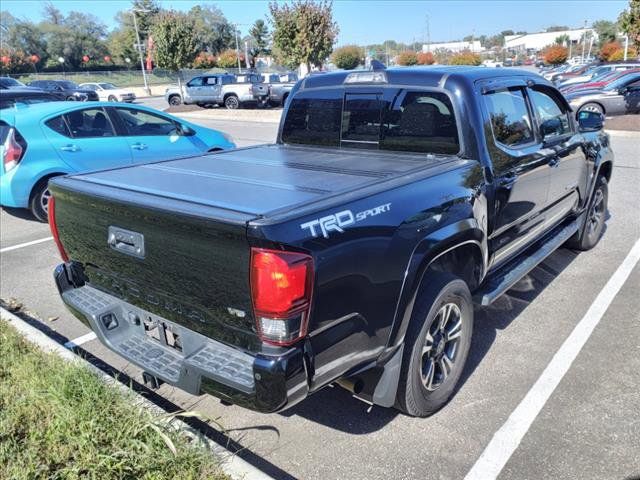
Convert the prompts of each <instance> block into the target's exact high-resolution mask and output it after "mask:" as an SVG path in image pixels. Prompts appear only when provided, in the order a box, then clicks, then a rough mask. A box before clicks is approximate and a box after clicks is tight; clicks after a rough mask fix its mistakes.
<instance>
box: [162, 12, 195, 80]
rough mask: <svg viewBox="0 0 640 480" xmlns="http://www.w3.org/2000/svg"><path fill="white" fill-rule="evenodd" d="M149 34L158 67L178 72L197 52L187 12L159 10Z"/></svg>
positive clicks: (188, 63) (189, 64)
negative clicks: (151, 36)
mask: <svg viewBox="0 0 640 480" xmlns="http://www.w3.org/2000/svg"><path fill="white" fill-rule="evenodd" d="M151 35H153V39H154V45H155V61H156V65H157V66H158V67H160V68H166V69H167V70H171V71H172V72H178V71H179V70H180V69H182V68H185V67H190V66H191V64H192V63H193V60H194V59H195V57H196V54H197V53H198V41H197V39H196V37H195V36H194V35H193V21H192V20H191V18H190V17H189V16H188V15H187V14H184V13H180V12H176V11H174V10H170V11H164V12H160V13H159V14H158V15H157V16H156V18H155V22H154V25H153V27H152V28H151ZM178 83H180V75H178Z"/></svg>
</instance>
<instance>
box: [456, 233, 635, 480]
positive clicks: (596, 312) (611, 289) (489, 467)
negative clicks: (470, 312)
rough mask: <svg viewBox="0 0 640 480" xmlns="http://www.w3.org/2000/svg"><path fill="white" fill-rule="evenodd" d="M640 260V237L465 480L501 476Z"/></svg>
mask: <svg viewBox="0 0 640 480" xmlns="http://www.w3.org/2000/svg"><path fill="white" fill-rule="evenodd" d="M639 260H640V239H639V240H637V241H636V243H635V244H634V246H633V248H632V249H631V251H630V252H629V254H628V255H627V256H626V258H625V259H624V261H623V262H622V263H621V264H620V266H619V267H618V269H617V270H616V271H615V273H614V274H613V275H612V276H611V278H610V279H609V281H608V282H607V284H606V285H605V286H604V288H603V289H602V290H601V291H600V293H599V294H598V296H597V297H596V299H595V300H594V301H593V303H592V304H591V306H590V307H589V310H587V313H585V315H584V317H582V319H581V320H580V321H579V322H578V324H577V325H576V326H575V328H574V329H573V331H572V332H571V334H570V335H569V336H568V337H567V339H566V340H565V341H564V343H563V344H562V346H561V347H560V349H559V350H558V351H557V352H556V354H555V355H554V356H553V358H552V359H551V362H550V363H549V365H547V368H545V369H544V372H542V375H540V377H539V378H538V380H537V381H536V383H535V384H534V385H533V387H531V390H529V392H527V394H526V396H525V397H524V398H523V399H522V401H521V402H520V404H519V405H518V406H517V407H516V409H515V410H514V411H513V412H512V413H511V415H510V416H509V418H508V419H507V421H506V422H505V423H504V425H502V427H500V430H498V431H497V432H496V433H495V434H494V435H493V438H492V439H491V441H490V442H489V444H488V445H487V447H486V448H485V449H484V452H482V455H480V458H478V460H477V461H476V463H475V464H474V465H473V467H472V468H471V470H470V471H469V473H467V475H466V476H465V480H491V479H495V478H497V477H498V475H499V474H500V472H501V471H502V469H503V468H504V466H505V465H506V464H507V462H508V461H509V458H511V455H513V452H515V450H516V449H517V448H518V445H520V442H521V441H522V439H523V437H524V436H525V434H526V433H527V431H528V430H529V428H530V427H531V424H532V423H533V421H534V420H535V419H536V417H537V416H538V414H539V413H540V411H541V410H542V408H543V407H544V405H545V403H547V400H548V399H549V397H550V396H551V394H552V393H553V391H554V390H555V389H556V387H557V386H558V384H559V383H560V381H561V380H562V378H563V377H564V375H565V374H566V373H567V371H568V370H569V368H570V367H571V364H572V363H573V361H574V360H575V359H576V357H577V356H578V354H579V353H580V350H581V349H582V347H584V345H585V343H587V340H588V339H589V337H590V336H591V334H592V333H593V330H594V329H595V327H596V326H597V325H598V322H600V319H601V318H602V316H603V315H604V314H605V312H606V311H607V309H608V308H609V305H610V304H611V302H612V301H613V299H614V298H615V296H616V295H617V294H618V292H619V291H620V289H621V288H622V286H623V285H624V283H625V282H626V281H627V278H628V277H629V275H630V274H631V271H632V270H633V268H634V267H635V266H636V264H637V263H638V261H639Z"/></svg>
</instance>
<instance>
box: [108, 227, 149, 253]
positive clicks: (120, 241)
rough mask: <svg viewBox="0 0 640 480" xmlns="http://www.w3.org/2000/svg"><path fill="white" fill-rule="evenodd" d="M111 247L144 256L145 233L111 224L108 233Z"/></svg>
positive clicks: (122, 251)
mask: <svg viewBox="0 0 640 480" xmlns="http://www.w3.org/2000/svg"><path fill="white" fill-rule="evenodd" d="M107 243H108V244H109V247H111V248H112V249H113V250H116V251H118V252H121V253H124V254H125V255H131V256H132V257H136V258H144V256H145V251H144V235H142V234H141V233H138V232H132V231H131V230H126V229H124V228H120V227H114V226H113V225H111V226H109V232H108V235H107Z"/></svg>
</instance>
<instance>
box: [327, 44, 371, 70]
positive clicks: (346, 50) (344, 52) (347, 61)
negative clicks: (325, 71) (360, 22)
mask: <svg viewBox="0 0 640 480" xmlns="http://www.w3.org/2000/svg"><path fill="white" fill-rule="evenodd" d="M363 60H364V55H363V52H362V48H360V47H358V46H356V45H345V46H344V47H340V48H336V49H335V50H334V51H333V53H332V54H331V61H332V62H333V64H334V65H335V66H336V67H338V68H342V69H344V70H353V69H354V68H356V67H357V66H358V65H360V64H361V63H362V62H363Z"/></svg>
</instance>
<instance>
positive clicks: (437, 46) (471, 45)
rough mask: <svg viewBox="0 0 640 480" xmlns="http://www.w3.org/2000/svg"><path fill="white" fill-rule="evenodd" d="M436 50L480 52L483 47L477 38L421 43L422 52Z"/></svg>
mask: <svg viewBox="0 0 640 480" xmlns="http://www.w3.org/2000/svg"><path fill="white" fill-rule="evenodd" d="M437 50H448V51H450V52H454V53H456V52H462V51H463V50H471V51H472V52H475V53H478V52H481V51H482V50H483V48H482V45H480V42H479V41H478V40H474V41H473V42H442V43H429V44H425V45H422V51H423V52H424V53H426V52H435V51H437Z"/></svg>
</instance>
